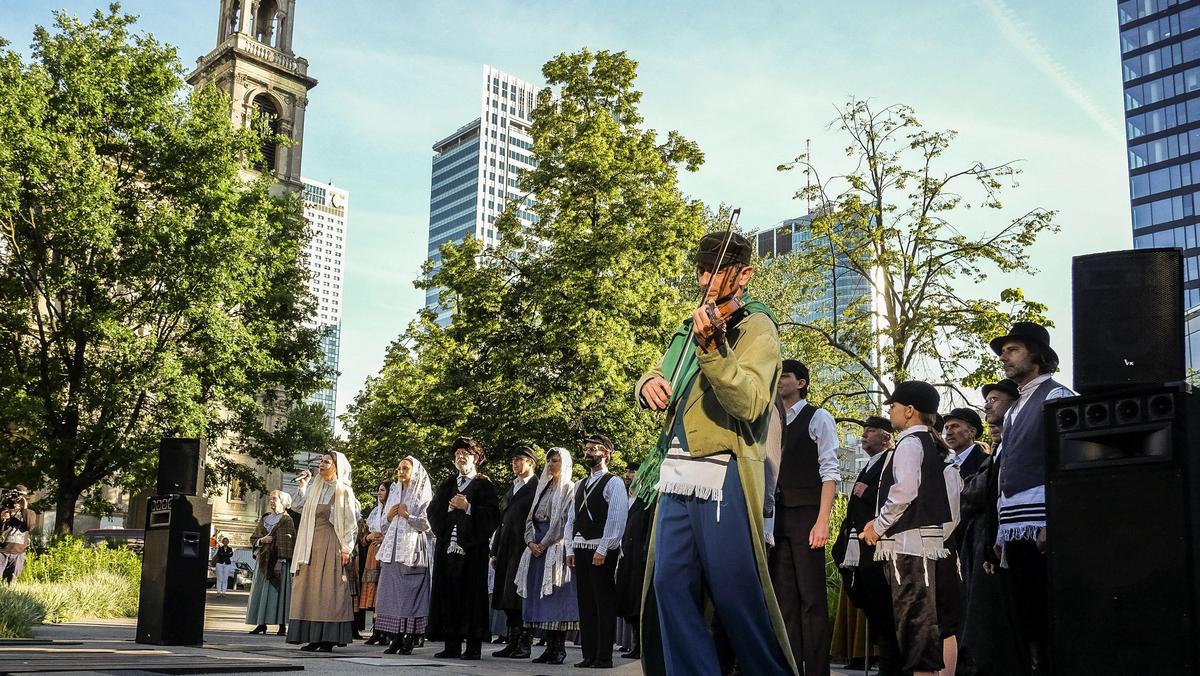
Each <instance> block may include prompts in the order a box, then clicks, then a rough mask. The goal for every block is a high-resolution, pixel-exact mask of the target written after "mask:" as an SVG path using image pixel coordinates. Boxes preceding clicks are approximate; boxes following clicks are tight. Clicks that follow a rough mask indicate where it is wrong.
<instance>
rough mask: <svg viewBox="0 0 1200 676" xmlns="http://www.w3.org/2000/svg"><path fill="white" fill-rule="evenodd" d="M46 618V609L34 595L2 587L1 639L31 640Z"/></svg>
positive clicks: (0, 610)
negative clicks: (35, 630) (34, 631)
mask: <svg viewBox="0 0 1200 676" xmlns="http://www.w3.org/2000/svg"><path fill="white" fill-rule="evenodd" d="M45 617H46V609H45V607H43V606H42V604H41V603H40V602H39V601H38V600H37V599H36V598H35V597H34V596H33V595H32V594H29V593H27V592H25V591H23V590H20V589H12V588H10V587H7V586H3V585H0V638H30V637H32V636H33V626H34V625H37V624H41V623H42V621H43V620H44V619H45Z"/></svg>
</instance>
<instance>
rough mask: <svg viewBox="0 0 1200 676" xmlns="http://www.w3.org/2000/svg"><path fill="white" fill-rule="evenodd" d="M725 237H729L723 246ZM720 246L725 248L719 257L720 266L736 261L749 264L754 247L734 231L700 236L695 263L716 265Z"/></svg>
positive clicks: (705, 265) (707, 265) (709, 265)
mask: <svg viewBox="0 0 1200 676" xmlns="http://www.w3.org/2000/svg"><path fill="white" fill-rule="evenodd" d="M726 238H728V239H729V245H728V246H725V239H726ZM722 247H724V248H725V256H724V257H723V258H721V267H725V266H727V265H733V264H736V263H740V264H742V265H750V258H751V256H753V254H754V248H753V247H752V246H750V240H748V239H746V238H745V237H743V236H742V235H739V234H738V233H736V232H728V233H727V232H710V233H708V234H707V235H705V236H703V237H701V238H700V244H699V245H698V246H697V247H696V255H695V256H694V260H695V262H696V265H701V266H704V267H709V268H712V267H716V264H717V257H718V256H720V255H721V249H722Z"/></svg>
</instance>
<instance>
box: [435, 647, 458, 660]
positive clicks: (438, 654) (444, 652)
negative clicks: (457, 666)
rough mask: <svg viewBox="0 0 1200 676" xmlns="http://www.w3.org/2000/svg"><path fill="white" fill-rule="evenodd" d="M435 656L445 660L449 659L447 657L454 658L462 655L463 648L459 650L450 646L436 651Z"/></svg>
mask: <svg viewBox="0 0 1200 676" xmlns="http://www.w3.org/2000/svg"><path fill="white" fill-rule="evenodd" d="M433 656H434V657H436V658H438V659H443V660H444V659H447V658H450V659H454V658H457V657H462V649H461V648H460V649H459V650H450V649H449V648H447V649H446V650H442V651H439V652H436V653H434V654H433Z"/></svg>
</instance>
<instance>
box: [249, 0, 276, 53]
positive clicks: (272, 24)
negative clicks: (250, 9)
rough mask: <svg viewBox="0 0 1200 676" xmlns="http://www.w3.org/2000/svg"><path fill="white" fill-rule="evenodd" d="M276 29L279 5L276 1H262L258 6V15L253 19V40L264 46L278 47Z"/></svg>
mask: <svg viewBox="0 0 1200 676" xmlns="http://www.w3.org/2000/svg"><path fill="white" fill-rule="evenodd" d="M278 29H279V3H278V2H276V0H263V1H262V2H261V3H260V4H259V6H258V14H256V15H255V17H254V31H255V35H254V37H255V39H256V40H258V41H259V42H261V43H263V44H264V45H268V46H271V47H278V46H279V45H278V44H277V42H278V36H279V30H278Z"/></svg>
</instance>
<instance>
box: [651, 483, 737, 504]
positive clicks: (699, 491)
mask: <svg viewBox="0 0 1200 676" xmlns="http://www.w3.org/2000/svg"><path fill="white" fill-rule="evenodd" d="M656 490H658V492H659V493H670V494H671V495H691V496H695V497H697V498H700V499H701V500H716V501H717V502H720V501H721V500H724V499H725V495H724V490H723V489H722V488H714V487H712V486H700V485H698V484H687V483H679V482H675V481H660V482H659V483H658V487H657V489H656Z"/></svg>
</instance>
